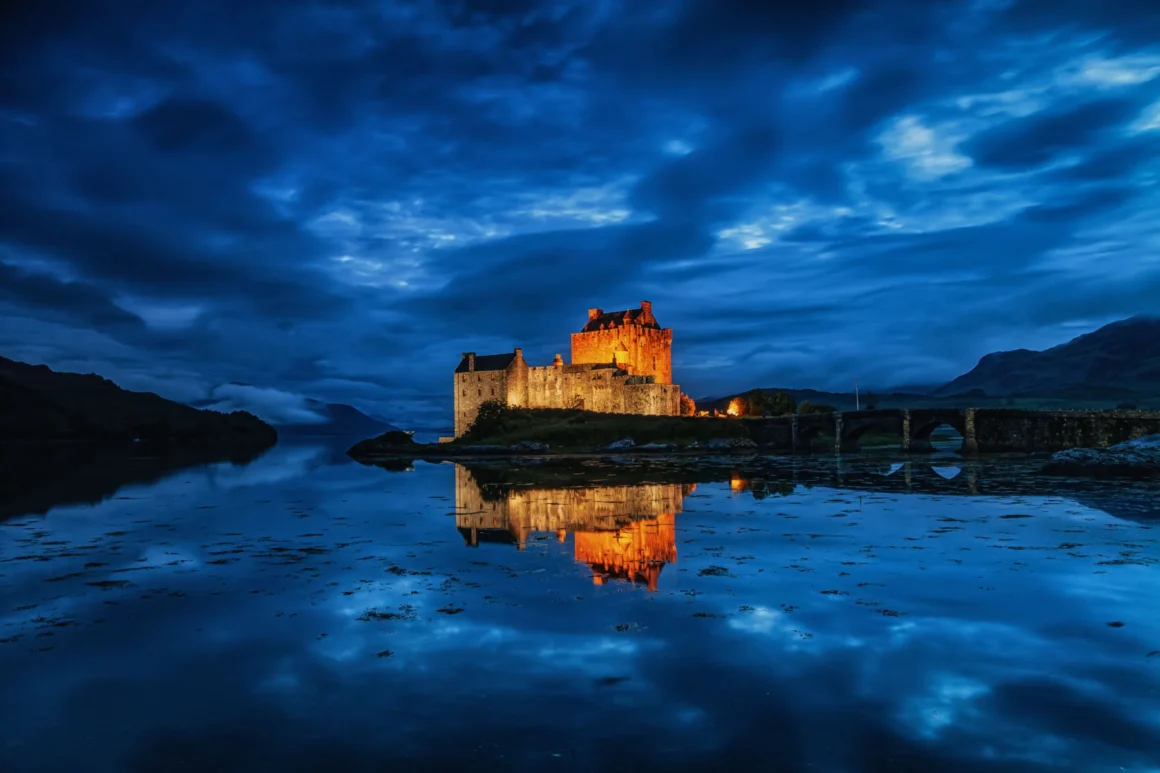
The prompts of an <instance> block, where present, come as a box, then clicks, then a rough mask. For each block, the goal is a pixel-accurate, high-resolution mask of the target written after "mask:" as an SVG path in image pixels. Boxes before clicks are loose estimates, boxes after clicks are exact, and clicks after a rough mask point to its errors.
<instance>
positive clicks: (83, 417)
mask: <svg viewBox="0 0 1160 773" xmlns="http://www.w3.org/2000/svg"><path fill="white" fill-rule="evenodd" d="M277 439H278V433H277V431H276V430H275V429H274V428H273V427H271V426H270V425H269V424H266V423H265V422H264V421H262V420H261V419H259V418H258V417H257V416H254V415H253V414H251V413H246V412H244V411H235V412H233V413H219V412H217V411H207V410H198V409H197V408H191V407H190V406H188V405H182V404H181V403H176V402H173V401H172V400H166V399H165V398H163V397H161V396H159V395H156V394H153V393H152V392H130V391H129V390H127V389H122V388H121V387H119V386H117V385H116V384H114V383H113V382H112V381H109V380H108V379H105V378H101V377H100V376H97V375H95V374H90V375H82V374H79V373H58V372H56V371H53V370H51V369H50V368H48V367H45V366H44V365H27V364H25V363H22V362H15V361H13V360H8V359H4V358H3V357H0V443H3V444H5V445H10V446H11V445H21V446H36V445H44V444H51V443H57V442H73V443H90V444H98V445H102V446H106V447H126V448H151V449H172V448H206V449H217V450H222V451H233V450H237V449H255V448H265V447H268V446H271V445H273V444H274V443H275V442H276V441H277Z"/></svg>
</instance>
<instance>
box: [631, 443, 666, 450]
mask: <svg viewBox="0 0 1160 773" xmlns="http://www.w3.org/2000/svg"><path fill="white" fill-rule="evenodd" d="M674 448H676V446H674V445H673V444H672V443H645V444H644V445H643V446H637V447H636V450H638V451H672V450H673V449H674Z"/></svg>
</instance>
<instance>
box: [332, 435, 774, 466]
mask: <svg viewBox="0 0 1160 773" xmlns="http://www.w3.org/2000/svg"><path fill="white" fill-rule="evenodd" d="M757 450H758V445H757V443H754V442H753V441H752V440H749V439H747V438H718V439H714V440H709V441H706V442H704V443H701V442H693V443H689V444H686V445H677V444H675V443H643V444H639V445H638V444H637V443H636V442H635V441H634V440H633V439H632V438H623V439H621V440H617V441H615V442H613V443H609V444H607V445H604V446H596V447H591V448H553V447H552V446H550V445H549V444H547V443H541V442H538V441H534V440H522V441H520V442H518V443H513V444H511V445H489V444H485V443H481V444H474V445H459V444H456V443H416V442H414V441H413V440H412V439H411V436H410V435H409V434H408V433H405V432H388V433H386V434H385V435H381V436H380V437H377V438H371V439H369V440H363V441H362V442H360V443H356V444H355V445H354V446H352V447H351V448H350V449H349V450H348V451H347V455H348V456H350V457H351V458H353V459H356V460H359V461H362V460H368V461H369V460H375V459H389V458H404V457H405V458H411V459H462V458H471V457H497V456H499V457H502V456H512V457H514V456H592V455H607V454H616V455H623V454H632V455H649V454H666V455H669V454H671V455H682V454H684V455H689V456H697V455H703V454H705V453H706V452H709V453H714V454H719V453H754V452H756V451H757Z"/></svg>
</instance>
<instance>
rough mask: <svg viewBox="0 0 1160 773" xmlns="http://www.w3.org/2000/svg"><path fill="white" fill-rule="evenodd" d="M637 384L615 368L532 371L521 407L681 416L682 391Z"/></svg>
mask: <svg viewBox="0 0 1160 773" xmlns="http://www.w3.org/2000/svg"><path fill="white" fill-rule="evenodd" d="M637 380H638V378H634V377H632V376H628V375H625V374H623V373H618V372H617V371H616V370H615V369H613V368H594V367H591V366H577V365H563V366H560V367H555V366H551V365H549V366H547V367H542V368H529V369H528V374H527V385H528V386H527V390H528V391H527V398H526V400H524V401H523V402H522V403H520V404H522V405H526V406H527V407H528V408H583V409H584V410H586V411H597V412H599V413H635V414H643V415H646V416H679V415H680V414H681V391H680V387H678V386H675V385H672V384H650V383H633V382H635V381H637ZM512 404H516V403H515V402H513V403H512Z"/></svg>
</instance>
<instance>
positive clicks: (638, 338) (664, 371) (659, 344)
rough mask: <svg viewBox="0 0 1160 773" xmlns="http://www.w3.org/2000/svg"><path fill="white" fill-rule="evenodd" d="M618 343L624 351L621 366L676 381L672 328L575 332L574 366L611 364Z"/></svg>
mask: <svg viewBox="0 0 1160 773" xmlns="http://www.w3.org/2000/svg"><path fill="white" fill-rule="evenodd" d="M618 345H620V346H623V347H624V350H625V354H624V355H623V357H624V359H623V360H622V361H621V366H622V367H624V368H625V369H626V370H628V372H629V373H631V374H632V375H634V376H653V377H654V378H655V379H656V382H657V383H658V384H671V383H673V331H672V330H671V329H670V328H665V329H664V330H657V329H656V328H651V327H642V326H640V325H624V326H621V327H613V328H608V329H607V330H593V331H591V332H589V333H573V334H572V364H573V365H589V364H593V365H610V364H612V362H613V358H614V353H615V352H616V351H617V348H618Z"/></svg>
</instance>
